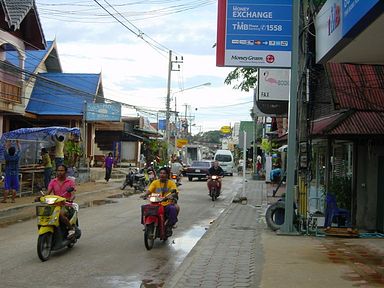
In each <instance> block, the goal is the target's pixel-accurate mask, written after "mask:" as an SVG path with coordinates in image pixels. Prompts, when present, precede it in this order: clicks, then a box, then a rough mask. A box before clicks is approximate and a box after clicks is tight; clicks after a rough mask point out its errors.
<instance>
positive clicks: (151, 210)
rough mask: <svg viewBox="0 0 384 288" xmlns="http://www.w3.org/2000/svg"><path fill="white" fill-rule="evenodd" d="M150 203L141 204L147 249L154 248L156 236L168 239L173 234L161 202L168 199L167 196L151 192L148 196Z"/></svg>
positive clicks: (164, 239)
mask: <svg viewBox="0 0 384 288" xmlns="http://www.w3.org/2000/svg"><path fill="white" fill-rule="evenodd" d="M148 200H149V204H146V205H142V206H141V215H142V216H141V223H142V224H143V225H144V245H145V248H146V249H147V250H151V249H152V248H153V245H154V242H155V239H156V238H159V239H160V240H163V241H166V240H167V239H168V237H170V236H172V226H171V225H168V223H167V219H165V208H164V206H163V205H162V204H161V202H163V201H167V200H168V198H167V197H161V196H160V194H155V193H153V194H151V195H150V196H149V197H148Z"/></svg>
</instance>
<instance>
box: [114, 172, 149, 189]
mask: <svg viewBox="0 0 384 288" xmlns="http://www.w3.org/2000/svg"><path fill="white" fill-rule="evenodd" d="M128 185H129V186H130V187H133V189H135V191H139V192H144V191H145V189H146V187H147V185H148V179H146V177H145V174H144V173H141V172H139V171H133V170H130V171H129V172H128V174H127V175H126V176H125V180H124V182H123V185H122V186H121V188H120V189H121V190H124V189H125V187H127V186H128Z"/></svg>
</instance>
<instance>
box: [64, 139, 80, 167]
mask: <svg viewBox="0 0 384 288" xmlns="http://www.w3.org/2000/svg"><path fill="white" fill-rule="evenodd" d="M64 155H65V164H66V165H67V166H68V167H73V166H76V164H77V162H78V160H79V159H80V158H81V156H82V155H83V149H82V148H81V145H80V143H79V142H75V141H66V142H65V143H64Z"/></svg>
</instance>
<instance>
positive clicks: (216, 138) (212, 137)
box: [192, 130, 222, 144]
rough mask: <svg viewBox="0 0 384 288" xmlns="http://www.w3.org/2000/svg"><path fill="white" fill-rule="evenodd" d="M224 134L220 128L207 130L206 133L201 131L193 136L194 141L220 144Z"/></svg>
mask: <svg viewBox="0 0 384 288" xmlns="http://www.w3.org/2000/svg"><path fill="white" fill-rule="evenodd" d="M221 138H222V135H221V133H220V131H219V130H213V131H207V132H204V133H199V134H197V135H194V136H193V137H192V142H200V143H212V144H220V139H221Z"/></svg>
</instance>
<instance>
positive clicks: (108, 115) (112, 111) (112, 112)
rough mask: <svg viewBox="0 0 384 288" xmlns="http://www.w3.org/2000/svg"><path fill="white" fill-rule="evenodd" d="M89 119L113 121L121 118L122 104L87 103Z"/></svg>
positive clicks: (87, 116)
mask: <svg viewBox="0 0 384 288" xmlns="http://www.w3.org/2000/svg"><path fill="white" fill-rule="evenodd" d="M85 115H86V120H87V121H113V122H119V121H120V119H121V104H119V103H87V108H86V114H85Z"/></svg>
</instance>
